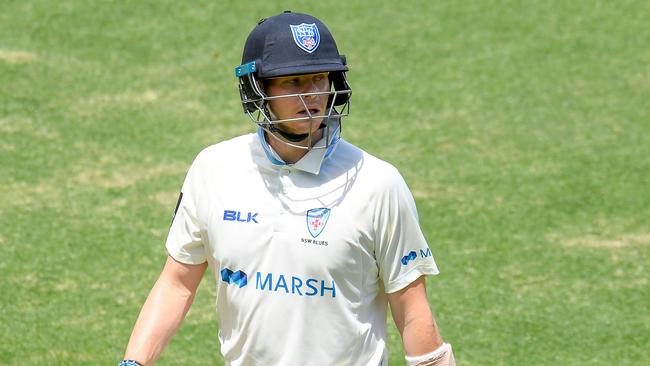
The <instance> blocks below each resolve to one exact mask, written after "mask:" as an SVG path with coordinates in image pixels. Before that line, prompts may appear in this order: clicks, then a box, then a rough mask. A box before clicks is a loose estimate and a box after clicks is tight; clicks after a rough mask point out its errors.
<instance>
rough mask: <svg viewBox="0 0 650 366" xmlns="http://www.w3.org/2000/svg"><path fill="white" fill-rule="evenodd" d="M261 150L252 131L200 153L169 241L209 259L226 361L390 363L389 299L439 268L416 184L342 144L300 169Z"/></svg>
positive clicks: (191, 258)
mask: <svg viewBox="0 0 650 366" xmlns="http://www.w3.org/2000/svg"><path fill="white" fill-rule="evenodd" d="M262 138H263V137H262ZM264 144H266V143H265V142H264ZM264 144H262V143H260V139H259V137H258V135H256V134H248V135H244V136H240V137H237V138H234V139H232V140H228V141H224V142H221V143H219V144H216V145H213V146H210V147H208V148H206V149H205V150H203V151H202V152H201V153H200V154H199V155H198V156H197V157H196V159H195V161H194V162H193V164H192V166H191V167H190V169H189V172H188V174H187V177H186V178H185V182H184V184H183V188H182V196H181V199H180V202H179V206H178V208H177V212H176V215H175V217H174V220H173V222H172V226H171V229H170V232H169V236H168V238H167V243H166V246H167V250H168V251H169V254H170V255H171V256H172V257H173V258H174V259H176V260H177V261H179V262H182V263H187V264H199V263H203V262H205V261H208V262H209V267H210V268H211V269H212V270H213V272H214V276H215V280H216V308H217V318H218V320H219V340H220V342H221V352H222V354H223V356H224V359H225V361H226V363H227V364H228V365H233V366H240V365H346V366H347V365H359V366H367V365H386V364H387V362H388V361H387V358H388V357H387V350H386V310H387V296H386V293H391V292H395V291H398V290H400V289H402V288H404V287H405V286H407V285H408V284H410V283H411V282H412V281H414V280H416V279H417V278H418V277H420V276H421V275H426V274H437V273H438V269H437V267H436V264H435V262H434V259H433V257H432V255H431V250H430V249H429V247H428V246H427V243H426V241H425V239H424V236H423V235H422V232H421V230H420V227H419V224H418V216H417V212H416V208H415V203H414V201H413V197H412V195H411V193H410V191H409V189H408V187H407V186H406V184H405V182H404V180H403V179H402V177H401V175H400V174H399V173H398V171H397V170H396V169H395V168H394V167H393V166H391V165H390V164H388V163H386V162H384V161H381V160H379V159H377V158H375V157H373V156H372V155H369V154H367V153H366V152H364V151H362V150H360V149H359V148H357V147H355V146H353V145H351V144H349V143H348V142H346V141H345V140H342V139H341V140H339V141H338V143H337V144H336V145H335V146H336V149H335V150H330V151H329V152H328V154H329V156H326V158H325V159H324V160H323V159H322V157H323V151H322V150H320V152H318V151H319V150H311V151H310V152H309V153H308V155H307V156H305V158H306V159H307V160H309V159H312V160H313V161H311V162H309V161H307V163H305V162H303V164H302V166H301V162H302V160H301V161H299V162H298V163H296V164H295V165H293V166H288V165H283V164H282V163H281V162H280V161H277V156H275V157H274V156H273V154H272V151H270V150H269V147H268V146H265V145H264ZM265 148H266V150H265ZM312 153H316V154H320V155H317V156H316V158H314V156H313V155H309V154H312ZM269 154H270V155H269ZM305 158H303V159H305ZM321 160H322V164H321ZM299 168H300V169H299ZM301 169H302V170H301ZM305 170H306V171H305ZM309 171H312V172H319V173H318V174H313V173H311V172H309Z"/></svg>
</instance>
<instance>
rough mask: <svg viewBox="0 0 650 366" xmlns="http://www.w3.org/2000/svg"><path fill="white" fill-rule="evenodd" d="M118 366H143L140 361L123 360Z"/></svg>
mask: <svg viewBox="0 0 650 366" xmlns="http://www.w3.org/2000/svg"><path fill="white" fill-rule="evenodd" d="M117 366H142V364H141V363H140V362H138V361H134V360H122V362H120V363H119V364H118V365H117Z"/></svg>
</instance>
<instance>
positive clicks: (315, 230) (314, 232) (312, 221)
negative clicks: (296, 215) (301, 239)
mask: <svg viewBox="0 0 650 366" xmlns="http://www.w3.org/2000/svg"><path fill="white" fill-rule="evenodd" d="M329 218H330V209H329V208H312V209H311V210H309V211H307V229H308V230H309V233H310V234H311V236H312V237H314V238H315V237H317V236H318V235H320V233H322V232H323V229H325V225H326V224H327V219H329Z"/></svg>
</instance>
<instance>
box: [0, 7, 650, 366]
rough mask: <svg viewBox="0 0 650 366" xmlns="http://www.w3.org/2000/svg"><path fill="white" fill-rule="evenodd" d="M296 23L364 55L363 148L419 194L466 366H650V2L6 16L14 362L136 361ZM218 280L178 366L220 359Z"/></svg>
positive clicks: (350, 136) (357, 95) (2, 329)
mask: <svg viewBox="0 0 650 366" xmlns="http://www.w3.org/2000/svg"><path fill="white" fill-rule="evenodd" d="M285 9H291V10H293V11H296V12H307V13H310V14H313V15H315V16H317V17H318V18H320V19H321V20H323V21H324V23H325V24H327V25H328V27H329V29H330V30H331V31H332V33H333V34H334V36H335V38H336V40H337V42H338V46H339V50H340V51H341V52H342V53H344V54H345V55H346V56H347V59H348V63H349V66H350V69H351V71H350V72H349V74H348V76H349V79H350V83H351V85H352V88H353V91H354V92H353V98H352V108H351V115H350V116H349V117H348V118H347V119H346V120H345V121H344V130H343V134H344V138H346V139H347V140H349V141H350V142H352V143H354V144H357V145H358V146H360V147H362V148H363V149H365V150H366V151H368V152H370V153H371V154H374V155H376V156H378V157H380V158H382V159H384V160H387V161H389V162H391V163H392V164H394V165H396V166H397V167H398V168H399V169H400V171H401V172H402V174H403V175H404V177H405V179H406V181H407V183H408V184H409V186H410V187H411V190H412V192H413V194H414V196H415V199H416V202H417V205H418V209H419V213H420V220H421V225H422V228H423V230H424V232H425V235H426V236H427V238H428V240H429V245H430V247H431V249H432V252H433V254H434V256H435V258H436V261H437V262H438V265H439V267H440V270H441V274H440V275H439V276H436V277H432V278H428V279H427V285H428V295H429V298H430V303H431V306H432V309H433V311H434V313H435V316H436V317H437V320H438V323H439V326H440V328H441V331H442V334H443V336H444V338H445V340H446V341H447V342H449V343H451V344H452V345H453V346H454V352H455V354H456V360H457V363H458V364H459V365H466V366H472V365H612V364H616V365H642V364H650V356H649V354H648V352H647V350H648V349H650V308H649V306H648V304H649V303H650V290H649V289H650V286H649V278H650V275H649V274H648V263H650V260H649V259H650V103H649V101H650V66H649V65H650V27H648V22H647V21H648V19H649V18H650V3H649V2H647V1H617V2H609V1H596V0H593V1H573V2H566V1H558V0H550V1H543V2H536V1H523V0H522V1H514V0H513V1H508V0H502V1H497V0H485V1H466V2H456V1H408V2H404V1H402V2H393V1H373V2H361V1H329V2H306V1H294V2H290V3H288V2H281V1H265V2H247V1H246V2H245V1H207V0H197V1H192V2H179V1H167V0H158V1H149V0H147V1H137V2H135V1H117V0H116V1H90V0H61V1H38V0H23V1H19V0H2V1H0V364H2V365H72V364H81V365H99V364H102V365H111V364H117V362H118V361H119V360H121V357H122V355H123V352H124V348H125V346H126V343H127V341H128V338H129V335H130V332H131V328H132V326H133V323H134V321H135V319H136V317H137V315H138V313H139V310H140V306H141V305H142V303H143V302H144V299H145V298H146V296H147V294H148V291H149V289H150V288H151V286H152V285H153V283H154V281H155V279H156V278H157V275H158V273H159V271H160V269H161V268H162V265H163V263H164V260H165V257H166V251H165V248H164V240H165V237H166V234H167V230H168V227H169V222H170V219H171V215H172V212H173V209H174V207H175V203H176V198H177V195H178V191H179V189H180V186H181V184H182V181H183V178H184V175H185V172H186V170H187V169H188V168H189V165H190V163H191V162H192V160H193V159H194V157H195V156H196V154H197V153H198V152H199V151H200V150H201V149H203V148H204V147H206V146H208V145H211V144H213V143H216V142H219V141H222V140H224V139H228V138H231V137H234V136H237V135H240V134H244V133H249V132H252V131H254V125H253V124H252V123H251V122H250V121H249V120H248V117H247V116H245V115H244V114H243V111H242V108H241V105H240V102H239V95H238V91H237V81H236V79H235V77H234V67H235V66H237V65H239V64H240V61H241V50H242V47H243V44H244V41H245V39H246V36H247V35H248V33H249V31H250V30H251V29H252V28H253V26H254V25H255V24H256V23H257V21H258V20H259V19H260V18H262V17H267V16H270V15H274V14H277V13H279V12H281V11H283V10H285ZM210 276H211V274H207V275H206V277H207V278H205V279H204V281H203V283H202V284H201V286H200V289H199V294H198V296H197V298H196V301H195V304H194V306H193V307H192V309H191V311H190V313H189V314H188V317H187V318H186V321H185V322H184V324H183V326H182V328H181V330H180V331H179V333H178V334H177V336H176V337H175V338H174V339H173V340H172V342H171V344H170V345H169V347H168V348H167V350H166V351H165V353H164V354H163V356H162V358H161V359H160V361H159V362H158V365H222V364H223V361H222V359H221V356H220V354H219V352H218V341H217V331H218V326H217V324H216V317H215V312H214V283H213V280H212V279H211V278H210ZM388 322H389V325H390V344H389V346H390V361H391V362H390V363H391V365H392V364H395V365H400V364H404V361H403V353H402V348H401V341H400V338H399V335H398V334H397V331H396V329H395V327H394V326H393V325H392V321H391V320H390V319H389V320H388ZM289 331H290V330H289ZM314 364H317V362H316V361H315V363H314Z"/></svg>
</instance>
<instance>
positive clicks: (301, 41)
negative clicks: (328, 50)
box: [289, 23, 320, 53]
mask: <svg viewBox="0 0 650 366" xmlns="http://www.w3.org/2000/svg"><path fill="white" fill-rule="evenodd" d="M289 25H290V26H291V33H292V34H293V41H294V42H296V45H298V47H300V48H301V49H302V50H303V51H305V52H309V53H312V52H314V51H316V49H317V48H318V45H319V44H320V34H319V33H318V27H316V23H312V24H307V23H301V24H299V25H293V24H289Z"/></svg>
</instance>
